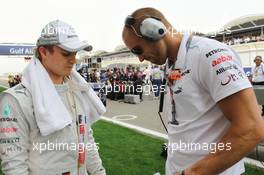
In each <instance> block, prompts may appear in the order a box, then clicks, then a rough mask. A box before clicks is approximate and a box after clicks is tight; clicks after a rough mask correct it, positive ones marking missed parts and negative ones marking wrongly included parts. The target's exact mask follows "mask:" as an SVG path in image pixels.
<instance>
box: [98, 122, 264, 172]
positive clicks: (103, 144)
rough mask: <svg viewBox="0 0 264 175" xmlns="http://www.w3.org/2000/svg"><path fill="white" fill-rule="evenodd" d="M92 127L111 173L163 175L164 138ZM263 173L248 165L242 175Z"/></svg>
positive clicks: (109, 126)
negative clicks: (161, 150) (162, 154)
mask: <svg viewBox="0 0 264 175" xmlns="http://www.w3.org/2000/svg"><path fill="white" fill-rule="evenodd" d="M93 129H94V136H95V139H96V142H98V143H99V147H100V149H99V152H100V156H101V158H102V161H103V164H104V166H105V168H106V171H107V174H108V175H138V174H140V175H152V174H154V172H160V173H161V174H164V166H165V161H164V159H163V158H162V157H160V155H159V154H160V149H161V144H162V143H163V142H164V141H162V140H159V139H156V138H151V137H148V136H145V135H142V134H139V133H137V132H135V131H133V130H130V129H127V128H123V127H120V126H117V125H113V124H110V123H108V122H103V121H100V122H97V123H96V124H95V125H94V126H93ZM263 174H264V170H263V169H261V168H258V167H255V166H252V165H248V164H246V173H244V174H243V175H263Z"/></svg>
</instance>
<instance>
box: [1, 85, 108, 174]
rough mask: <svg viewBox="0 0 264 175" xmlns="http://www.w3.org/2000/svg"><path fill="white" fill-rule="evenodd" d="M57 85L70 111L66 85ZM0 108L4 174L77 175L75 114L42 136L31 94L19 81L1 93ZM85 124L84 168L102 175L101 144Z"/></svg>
mask: <svg viewBox="0 0 264 175" xmlns="http://www.w3.org/2000/svg"><path fill="white" fill-rule="evenodd" d="M56 89H57V91H58V93H59V94H60V96H61V98H62V100H63V102H64V104H65V105H66V107H67V108H68V109H69V110H70V111H71V114H73V112H72V111H73V110H71V109H70V108H71V107H72V104H71V102H70V100H69V99H67V98H66V96H67V94H69V93H70V92H69V89H68V88H65V87H63V86H62V87H56ZM79 104H80V101H79V100H76V106H77V112H78V114H81V113H82V109H81V107H80V106H81V105H79ZM0 111H1V114H0V159H1V167H2V171H3V172H4V173H5V175H77V167H78V135H77V125H76V117H73V123H72V124H71V125H68V126H67V127H65V128H64V129H62V130H60V131H57V132H54V133H52V134H50V135H48V136H41V135H40V131H39V128H38V126H37V123H36V120H35V117H34V105H33V104H32V99H31V94H30V93H29V91H28V90H27V89H26V88H25V87H23V86H22V85H21V84H19V85H17V86H15V87H13V88H11V89H8V90H6V91H5V92H3V93H2V94H1V96H0ZM73 116H74V115H73ZM85 127H86V133H85V139H84V143H85V147H86V154H85V157H86V158H85V159H86V163H85V164H86V168H87V170H88V172H89V173H90V174H91V175H105V174H106V173H105V169H104V167H103V166H102V161H101V159H100V157H99V154H98V150H97V149H96V148H97V147H98V146H100V145H98V144H96V143H95V141H94V138H93V133H92V129H91V128H90V126H89V124H86V126H85Z"/></svg>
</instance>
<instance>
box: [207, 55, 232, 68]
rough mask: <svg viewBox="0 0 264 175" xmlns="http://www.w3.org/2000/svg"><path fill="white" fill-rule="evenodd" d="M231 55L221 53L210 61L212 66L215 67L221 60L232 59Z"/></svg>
mask: <svg viewBox="0 0 264 175" xmlns="http://www.w3.org/2000/svg"><path fill="white" fill-rule="evenodd" d="M232 59H233V58H232V56H229V55H222V56H221V57H219V58H217V59H216V60H213V61H212V66H213V67H215V66H217V65H219V64H221V63H223V62H226V61H230V60H232Z"/></svg>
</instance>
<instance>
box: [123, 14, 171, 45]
mask: <svg viewBox="0 0 264 175" xmlns="http://www.w3.org/2000/svg"><path fill="white" fill-rule="evenodd" d="M144 16H147V18H145V19H144V20H143V21H142V22H141V23H140V27H139V31H140V33H138V32H137V31H136V29H135V27H134V24H135V23H136V19H138V18H140V17H142V16H140V17H138V18H134V17H133V16H131V15H128V16H127V17H126V20H125V26H126V27H129V28H131V29H132V30H133V31H134V32H135V34H136V35H137V36H138V37H142V38H144V39H147V40H150V41H158V40H160V39H161V38H162V37H164V36H165V34H166V32H167V28H166V26H165V25H164V24H163V22H162V21H161V19H160V18H157V17H155V16H149V15H144Z"/></svg>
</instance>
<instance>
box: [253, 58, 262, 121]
mask: <svg viewBox="0 0 264 175" xmlns="http://www.w3.org/2000/svg"><path fill="white" fill-rule="evenodd" d="M262 62H263V61H262V57H261V56H260V55H258V56H256V57H255V59H254V63H255V66H254V67H253V68H252V73H251V75H252V79H251V81H252V84H253V85H264V66H263V63H262ZM261 115H262V116H263V115H264V105H262V113H261Z"/></svg>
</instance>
